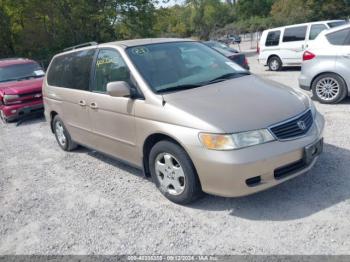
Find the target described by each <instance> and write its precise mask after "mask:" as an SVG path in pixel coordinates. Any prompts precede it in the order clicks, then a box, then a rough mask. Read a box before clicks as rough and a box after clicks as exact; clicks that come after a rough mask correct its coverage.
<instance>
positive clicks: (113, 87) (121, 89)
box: [107, 81, 130, 97]
mask: <svg viewBox="0 0 350 262" xmlns="http://www.w3.org/2000/svg"><path fill="white" fill-rule="evenodd" d="M107 94H109V95H110V96H114V97H129V96H130V86H129V84H128V83H127V82H125V81H116V82H109V83H108V84H107Z"/></svg>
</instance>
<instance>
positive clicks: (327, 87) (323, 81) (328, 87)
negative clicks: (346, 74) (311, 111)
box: [312, 73, 347, 104]
mask: <svg viewBox="0 0 350 262" xmlns="http://www.w3.org/2000/svg"><path fill="white" fill-rule="evenodd" d="M312 92H313V95H314V97H315V98H316V99H317V100H318V101H319V102H321V103H324V104H335V103H339V102H340V101H342V100H343V99H344V98H345V97H346V96H347V87H346V83H345V81H344V79H343V78H341V77H340V76H339V75H337V74H334V73H327V74H323V75H320V76H319V77H317V78H316V79H315V81H314V82H313V84H312Z"/></svg>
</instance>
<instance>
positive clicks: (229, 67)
mask: <svg viewBox="0 0 350 262" xmlns="http://www.w3.org/2000/svg"><path fill="white" fill-rule="evenodd" d="M126 52H127V54H128V55H129V57H130V59H131V60H132V62H133V63H134V64H135V66H136V67H137V69H138V71H139V72H140V73H141V75H142V76H143V78H144V79H145V80H146V81H147V82H148V84H149V86H150V87H151V89H152V90H153V91H154V92H157V93H162V92H167V91H179V90H183V89H186V88H195V87H200V86H204V85H208V84H211V83H213V82H217V81H224V80H227V79H231V78H234V77H240V76H242V75H245V74H249V72H248V71H246V70H245V69H243V68H242V67H240V66H239V65H237V64H235V63H233V62H232V61H231V60H229V59H227V58H226V57H225V56H223V55H221V54H219V53H218V52H217V51H215V50H213V49H211V48H210V47H207V46H206V45H204V44H202V43H199V42H175V43H162V44H150V45H144V46H136V47H130V48H127V49H126Z"/></svg>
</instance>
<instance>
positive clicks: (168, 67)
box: [43, 39, 324, 204]
mask: <svg viewBox="0 0 350 262" xmlns="http://www.w3.org/2000/svg"><path fill="white" fill-rule="evenodd" d="M43 94H44V103H45V116H46V118H47V120H48V122H49V123H50V125H51V128H52V131H53V132H54V134H55V136H56V140H57V142H58V145H59V146H60V147H61V148H62V149H63V150H66V151H69V150H73V149H74V148H75V147H76V145H77V144H81V145H86V146H88V147H90V148H94V149H96V150H98V151H101V152H103V153H105V154H108V155H111V156H114V157H116V158H119V159H122V160H124V161H126V162H128V163H130V164H132V165H134V166H136V167H139V168H142V169H143V170H144V173H145V174H146V175H150V176H151V177H152V178H153V181H154V183H155V184H156V186H157V188H158V189H159V190H160V191H161V192H162V193H163V194H164V195H165V196H166V197H167V198H168V199H170V200H171V201H174V202H176V203H180V204H186V203H189V202H191V201H194V200H196V199H197V198H198V197H199V196H201V192H202V191H204V192H208V193H211V194H215V195H221V196H228V197H233V196H243V195H248V194H252V193H256V192H258V191H262V190H265V189H267V188H270V187H273V186H275V185H277V184H280V183H282V182H284V181H286V180H289V179H291V178H293V177H296V176H298V175H301V174H303V173H305V172H306V171H308V170H310V169H311V168H312V166H313V165H314V164H315V163H316V161H317V159H318V156H319V155H320V154H321V152H322V145H323V139H322V137H323V128H324V118H323V117H322V115H321V114H319V113H318V111H317V110H316V108H315V106H314V104H313V102H312V101H311V100H310V98H309V97H308V96H307V95H304V94H303V93H302V92H300V91H297V90H294V89H292V88H288V87H285V86H279V85H278V84H276V83H274V82H271V81H267V80H263V79H261V78H259V77H256V76H254V75H251V74H250V73H249V72H248V71H246V70H244V69H242V67H240V66H238V65H237V64H235V63H233V62H232V61H231V60H229V59H228V58H226V57H225V56H223V55H221V54H219V53H218V52H217V51H215V50H213V49H211V48H209V47H208V46H205V45H204V44H202V43H200V42H196V41H192V40H185V39H138V40H128V41H120V42H113V43H107V44H101V45H94V46H87V47H83V48H72V50H71V51H67V52H64V53H61V54H58V55H56V56H55V57H54V58H53V60H52V61H51V63H50V66H49V68H48V71H47V74H46V78H45V80H44V84H43Z"/></svg>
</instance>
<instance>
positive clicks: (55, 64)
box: [47, 49, 95, 90]
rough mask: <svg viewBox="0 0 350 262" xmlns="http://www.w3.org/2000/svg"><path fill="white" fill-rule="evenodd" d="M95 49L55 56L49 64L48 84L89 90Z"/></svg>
mask: <svg viewBox="0 0 350 262" xmlns="http://www.w3.org/2000/svg"><path fill="white" fill-rule="evenodd" d="M94 54H95V50H94V49H92V50H91V49H90V50H84V51H79V52H74V53H70V54H66V55H62V56H58V57H56V58H55V59H54V60H53V61H52V63H51V66H50V69H49V72H48V76H47V81H48V84H49V85H53V86H59V87H65V88H71V89H79V90H89V82H90V71H91V65H92V61H93V58H94Z"/></svg>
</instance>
